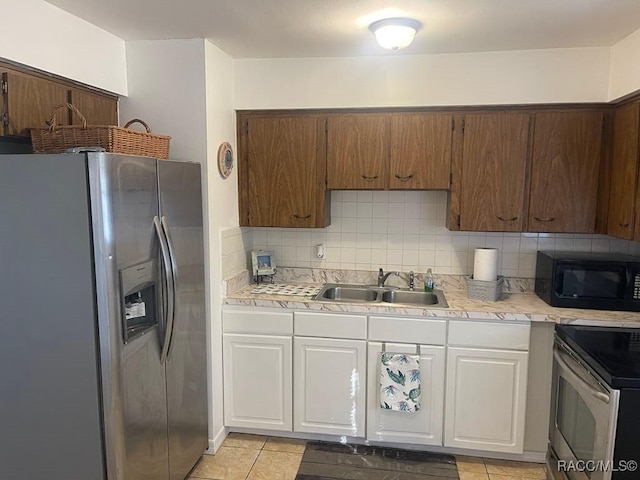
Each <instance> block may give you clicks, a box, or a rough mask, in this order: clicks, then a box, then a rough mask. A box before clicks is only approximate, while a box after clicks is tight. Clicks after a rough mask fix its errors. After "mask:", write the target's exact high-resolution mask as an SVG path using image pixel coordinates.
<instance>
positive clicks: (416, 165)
mask: <svg viewBox="0 0 640 480" xmlns="http://www.w3.org/2000/svg"><path fill="white" fill-rule="evenodd" d="M451 130H452V116H451V115H442V114H428V113H406V114H395V115H392V116H391V154H390V161H389V188H391V189H402V190H407V189H419V190H427V189H433V190H437V189H441V190H446V189H447V188H449V179H450V178H449V177H450V175H451Z"/></svg>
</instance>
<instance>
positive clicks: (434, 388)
mask: <svg viewBox="0 0 640 480" xmlns="http://www.w3.org/2000/svg"><path fill="white" fill-rule="evenodd" d="M385 348H386V351H387V352H389V353H409V354H415V353H416V346H415V345H407V344H395V343H387V344H386V346H385ZM381 353H382V343H379V342H369V354H368V357H369V366H368V379H367V381H368V401H367V440H371V441H378V442H402V443H414V444H420V445H442V423H443V419H444V379H445V347H444V346H432V345H421V346H420V388H421V390H422V399H421V406H422V408H421V409H420V410H419V411H417V412H415V413H405V412H396V411H391V410H385V409H383V408H380V355H381Z"/></svg>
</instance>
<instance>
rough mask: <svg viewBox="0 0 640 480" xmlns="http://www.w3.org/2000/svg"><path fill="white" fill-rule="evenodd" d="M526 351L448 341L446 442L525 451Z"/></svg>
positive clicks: (456, 444) (474, 448) (452, 445)
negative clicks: (455, 344) (453, 344)
mask: <svg viewBox="0 0 640 480" xmlns="http://www.w3.org/2000/svg"><path fill="white" fill-rule="evenodd" d="M528 357H529V354H528V352H518V351H508V350H482V349H472V348H453V347H449V349H448V352H447V394H446V399H447V409H446V414H445V427H444V445H445V446H447V447H460V448H468V449H472V450H485V451H491V452H504V453H522V452H523V448H524V424H525V414H526V412H525V407H526V396H527V363H528Z"/></svg>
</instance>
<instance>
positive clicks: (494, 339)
mask: <svg viewBox="0 0 640 480" xmlns="http://www.w3.org/2000/svg"><path fill="white" fill-rule="evenodd" d="M529 331H530V326H529V325H528V324H515V323H497V322H480V321H477V320H469V321H459V320H451V321H449V345H452V346H458V347H473V348H505V349H509V350H527V351H528V350H529Z"/></svg>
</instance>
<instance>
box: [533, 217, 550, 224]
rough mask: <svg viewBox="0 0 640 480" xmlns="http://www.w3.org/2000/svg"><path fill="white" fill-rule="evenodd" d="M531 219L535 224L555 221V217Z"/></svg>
mask: <svg viewBox="0 0 640 480" xmlns="http://www.w3.org/2000/svg"><path fill="white" fill-rule="evenodd" d="M533 218H534V220H536V221H537V222H542V223H547V222H553V221H554V220H555V219H556V218H555V217H550V218H540V217H533Z"/></svg>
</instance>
